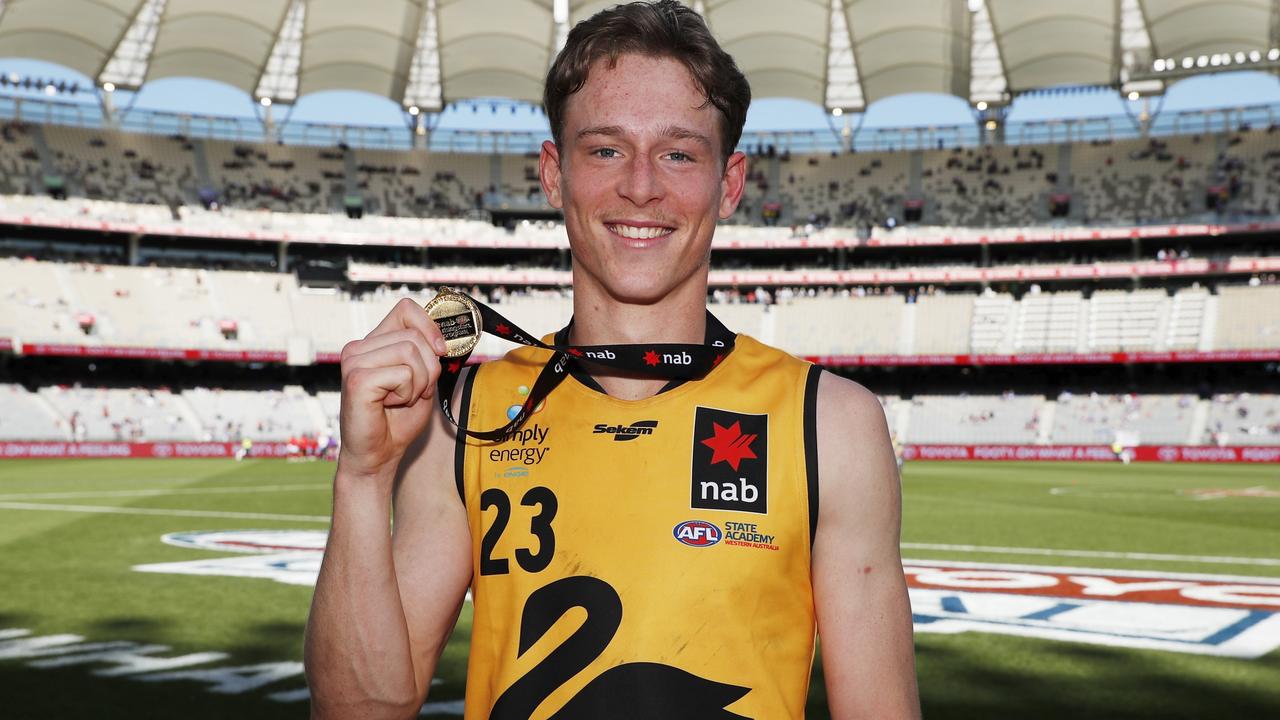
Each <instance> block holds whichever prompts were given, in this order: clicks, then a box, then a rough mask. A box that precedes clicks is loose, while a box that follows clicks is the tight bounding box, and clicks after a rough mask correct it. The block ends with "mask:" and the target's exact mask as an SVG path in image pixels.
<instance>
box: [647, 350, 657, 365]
mask: <svg viewBox="0 0 1280 720" xmlns="http://www.w3.org/2000/svg"><path fill="white" fill-rule="evenodd" d="M644 364H645V365H648V366H650V367H653V366H654V365H657V364H658V353H656V352H654V351H652V350H650V351H649V352H647V353H645V354H644Z"/></svg>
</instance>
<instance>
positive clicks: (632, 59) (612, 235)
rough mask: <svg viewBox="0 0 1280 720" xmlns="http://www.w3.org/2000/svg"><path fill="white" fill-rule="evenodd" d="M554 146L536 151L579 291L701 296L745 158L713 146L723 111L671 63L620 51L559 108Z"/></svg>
mask: <svg viewBox="0 0 1280 720" xmlns="http://www.w3.org/2000/svg"><path fill="white" fill-rule="evenodd" d="M561 139H562V144H561V146H559V147H557V146H556V145H555V144H554V143H551V142H546V143H543V146H542V157H541V160H540V170H541V177H542V185H543V189H544V190H545V191H546V193H547V198H548V200H549V202H550V203H551V205H552V206H553V207H556V208H560V209H562V210H563V211H564V221H565V229H566V231H567V232H568V235H569V245H570V247H571V249H572V251H573V267H574V289H575V292H586V293H588V294H593V293H599V294H597V295H596V297H600V298H603V297H606V296H607V297H610V298H612V299H613V300H615V301H617V302H623V303H630V304H652V303H655V302H658V301H660V300H662V299H663V298H665V297H667V296H668V295H670V294H672V293H674V292H680V291H683V292H686V293H701V294H705V292H706V272H707V265H708V261H709V259H710V256H711V236H712V234H713V233H714V232H715V225H716V221H717V219H726V218H728V217H730V216H731V215H732V214H733V212H734V210H735V209H736V208H737V206H738V200H739V199H740V198H741V197H742V187H743V182H744V179H745V175H746V158H745V156H744V155H743V154H742V153H739V152H735V153H733V154H732V155H731V156H730V157H729V158H728V160H727V161H726V160H725V159H723V158H722V157H721V150H720V111H719V110H717V109H716V108H715V107H714V106H713V105H710V104H708V103H707V102H706V96H705V95H704V94H703V93H702V92H701V91H700V90H699V89H698V86H697V85H696V84H695V83H694V81H693V78H692V76H691V75H690V74H689V71H688V70H687V69H686V68H685V66H684V65H683V64H681V63H680V62H679V61H677V60H674V59H671V58H664V57H650V56H646V55H636V54H627V55H622V56H620V57H619V58H618V61H617V64H616V65H614V66H613V67H612V68H611V67H609V63H608V61H607V60H600V61H597V62H596V63H595V64H594V65H592V67H591V72H590V74H589V76H588V79H587V82H586V84H585V85H584V86H583V87H582V89H581V90H579V91H578V92H576V93H574V94H573V95H572V96H570V97H569V100H568V103H567V104H566V106H565V113H564V127H563V130H562V136H561Z"/></svg>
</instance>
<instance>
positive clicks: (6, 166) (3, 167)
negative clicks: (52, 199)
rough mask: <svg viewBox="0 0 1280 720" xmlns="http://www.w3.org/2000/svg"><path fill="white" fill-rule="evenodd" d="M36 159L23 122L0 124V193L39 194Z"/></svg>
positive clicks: (38, 171)
mask: <svg viewBox="0 0 1280 720" xmlns="http://www.w3.org/2000/svg"><path fill="white" fill-rule="evenodd" d="M40 175H41V172H40V156H39V154H38V153H37V152H36V147H35V143H34V141H33V140H32V137H31V129H30V127H29V126H28V125H26V124H25V123H20V122H4V123H0V192H4V193H11V194H14V195H26V194H28V193H30V194H34V193H37V192H40V190H41V187H42V186H41V183H40Z"/></svg>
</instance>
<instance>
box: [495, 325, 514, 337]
mask: <svg viewBox="0 0 1280 720" xmlns="http://www.w3.org/2000/svg"><path fill="white" fill-rule="evenodd" d="M493 331H494V332H496V333H498V334H499V335H506V334H507V333H509V332H511V328H510V327H508V326H507V324H506V323H498V324H497V325H494V326H493Z"/></svg>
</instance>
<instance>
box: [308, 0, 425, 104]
mask: <svg viewBox="0 0 1280 720" xmlns="http://www.w3.org/2000/svg"><path fill="white" fill-rule="evenodd" d="M425 5H426V2H425V0H361V2H350V1H349V0H308V2H307V15H306V22H305V29H304V30H303V36H302V63H301V67H300V70H299V77H300V79H299V84H298V94H299V95H305V94H307V93H310V92H317V91H320V90H339V89H340V90H363V91H365V92H368V93H373V94H374V95H382V96H384V97H389V98H392V99H394V100H396V101H399V100H400V99H401V98H402V97H403V96H404V90H405V86H406V85H407V84H408V82H409V69H410V67H411V65H412V63H413V53H414V47H415V45H416V43H417V41H418V31H419V28H420V27H421V26H422V14H423V12H424V11H425Z"/></svg>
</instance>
